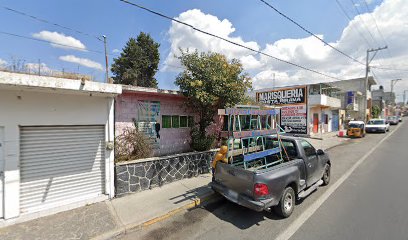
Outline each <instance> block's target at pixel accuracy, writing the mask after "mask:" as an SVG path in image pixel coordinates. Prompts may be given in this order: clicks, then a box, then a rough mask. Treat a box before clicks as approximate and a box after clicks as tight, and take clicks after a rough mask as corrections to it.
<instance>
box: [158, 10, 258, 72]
mask: <svg viewBox="0 0 408 240" xmlns="http://www.w3.org/2000/svg"><path fill="white" fill-rule="evenodd" d="M177 19H178V20H180V21H182V22H186V23H188V24H191V25H193V26H195V27H197V28H199V29H201V30H203V31H207V32H210V33H213V34H216V35H218V36H220V37H223V38H226V39H229V40H231V41H234V42H237V43H239V44H242V45H244V46H247V47H250V48H253V49H255V50H259V48H260V47H259V45H258V44H257V43H256V42H253V41H252V42H245V41H244V40H243V39H242V38H241V37H234V36H231V35H232V34H233V33H234V32H235V28H234V27H233V26H232V23H231V22H230V21H228V20H227V19H224V20H220V19H218V18H217V17H215V16H213V15H210V14H204V13H203V12H201V11H200V10H198V9H192V10H188V11H186V12H183V13H181V14H180V15H179V16H178V17H177ZM169 36H170V42H171V50H170V53H169V55H168V56H167V58H166V60H165V64H169V65H178V60H177V59H176V58H175V57H174V56H175V55H177V56H178V55H180V51H179V49H180V48H181V49H183V50H185V49H190V50H195V49H197V50H199V51H202V52H206V51H213V52H219V53H223V54H225V55H226V56H227V57H228V58H230V59H231V58H237V59H240V58H241V57H244V56H248V55H251V54H252V53H251V51H249V50H246V49H243V48H241V47H238V46H234V45H232V44H230V43H227V42H225V41H222V40H220V39H217V38H214V37H211V36H208V35H206V34H203V33H200V32H197V31H195V30H193V29H191V28H189V27H187V26H184V25H181V24H178V23H176V22H173V23H172V25H171V27H170V30H169ZM246 60H249V59H246ZM254 60H255V59H252V60H249V61H251V63H250V64H251V65H254V64H255V63H254ZM169 69H171V68H169Z"/></svg>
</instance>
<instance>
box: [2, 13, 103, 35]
mask: <svg viewBox="0 0 408 240" xmlns="http://www.w3.org/2000/svg"><path fill="white" fill-rule="evenodd" d="M3 8H4V9H6V10H8V11H10V12H13V13H16V14H19V15H22V16H25V17H29V18H31V19H34V20H36V21H39V22H42V23H46V24H50V25H53V26H56V27H60V28H63V29H66V30H70V31H73V32H76V33H79V34H82V35H85V36H88V37H93V38H96V39H98V40H99V41H102V39H101V38H100V37H99V36H96V35H93V34H89V33H86V32H83V31H79V30H76V29H73V28H71V27H66V26H63V25H61V24H58V23H53V22H51V21H48V20H45V19H42V18H39V17H36V16H33V15H30V14H28V13H24V12H22V11H19V10H15V9H12V8H9V7H4V6H3Z"/></svg>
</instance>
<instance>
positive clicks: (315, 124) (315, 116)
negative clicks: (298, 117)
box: [313, 113, 319, 133]
mask: <svg viewBox="0 0 408 240" xmlns="http://www.w3.org/2000/svg"><path fill="white" fill-rule="evenodd" d="M318 131H319V114H318V113H313V132H314V133H317V132H318Z"/></svg>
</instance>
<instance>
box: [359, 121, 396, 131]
mask: <svg viewBox="0 0 408 240" xmlns="http://www.w3.org/2000/svg"><path fill="white" fill-rule="evenodd" d="M365 130H366V132H367V133H369V132H382V133H385V132H387V131H389V130H390V124H389V123H387V121H386V120H385V119H371V120H370V121H368V122H367V124H366V127H365Z"/></svg>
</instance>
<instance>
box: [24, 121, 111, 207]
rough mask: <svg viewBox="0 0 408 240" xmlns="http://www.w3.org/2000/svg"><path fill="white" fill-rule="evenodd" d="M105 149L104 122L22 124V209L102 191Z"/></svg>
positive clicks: (92, 194)
mask: <svg viewBox="0 0 408 240" xmlns="http://www.w3.org/2000/svg"><path fill="white" fill-rule="evenodd" d="M104 153H105V127H104V126H103V125H102V126H35V127H21V128H20V176H21V178H20V209H21V212H22V213H28V212H35V211H39V210H43V209H47V208H52V207H58V206H62V205H65V204H69V203H73V202H77V201H81V200H86V199H90V198H94V197H97V196H100V195H102V194H103V192H104V185H105V164H104V163H105V157H104Z"/></svg>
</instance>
